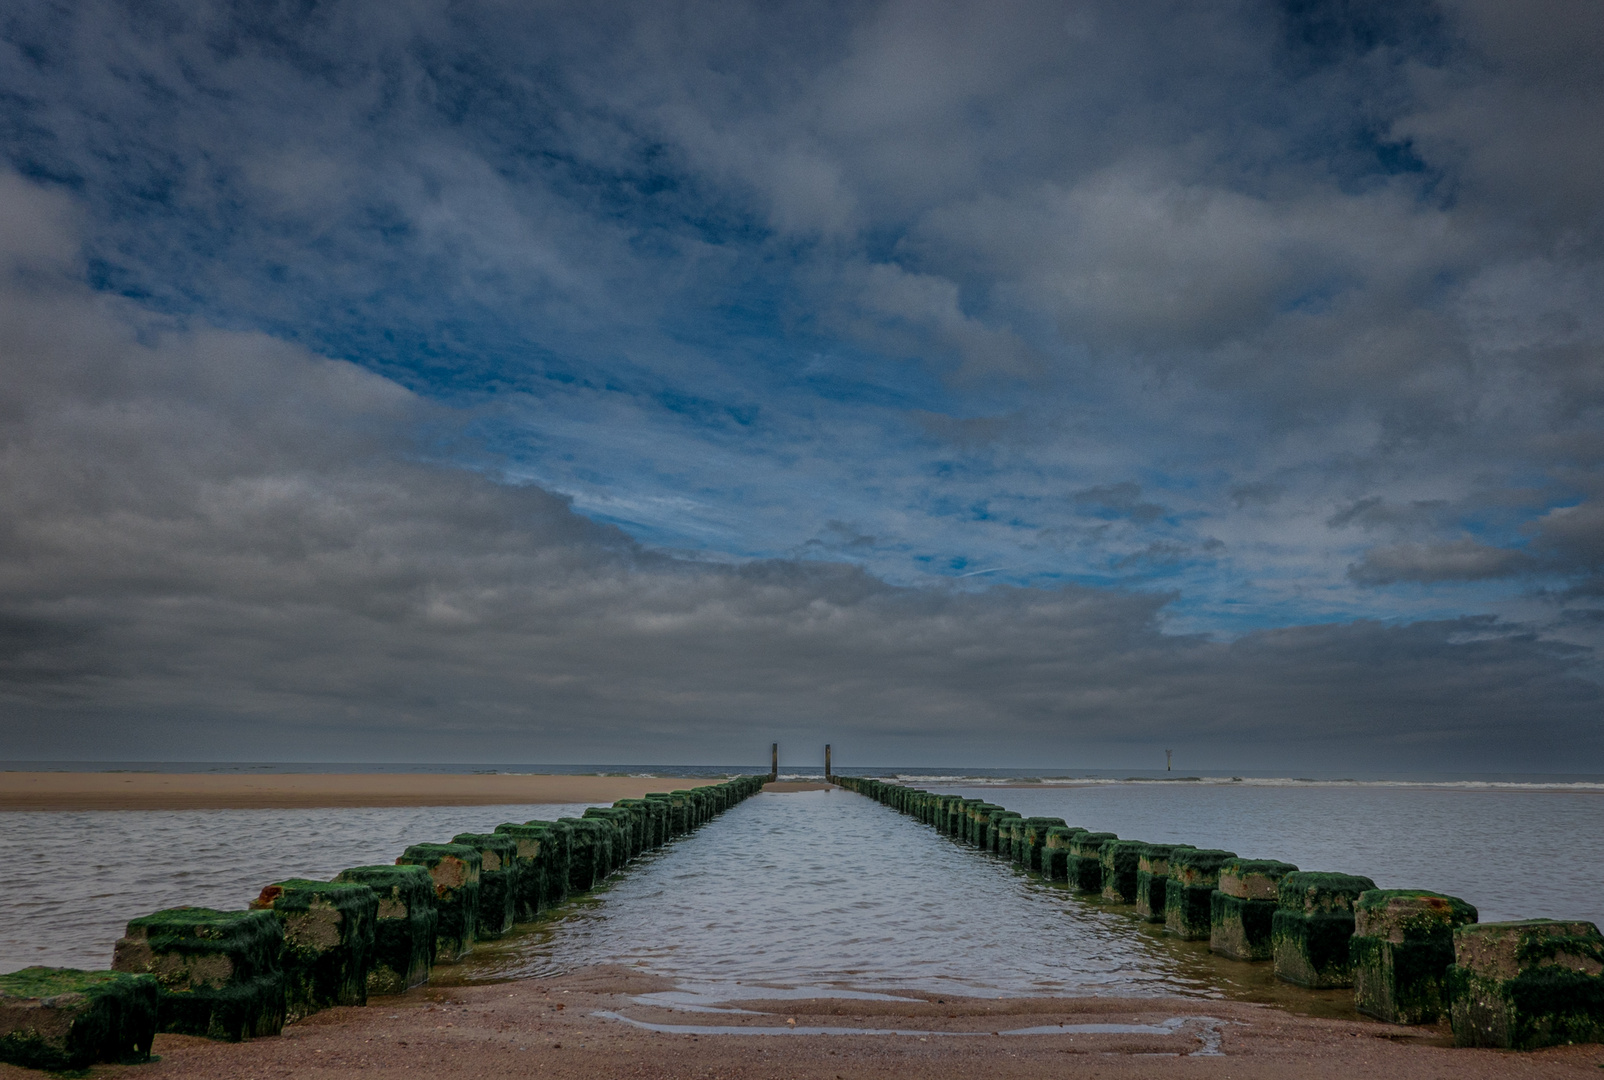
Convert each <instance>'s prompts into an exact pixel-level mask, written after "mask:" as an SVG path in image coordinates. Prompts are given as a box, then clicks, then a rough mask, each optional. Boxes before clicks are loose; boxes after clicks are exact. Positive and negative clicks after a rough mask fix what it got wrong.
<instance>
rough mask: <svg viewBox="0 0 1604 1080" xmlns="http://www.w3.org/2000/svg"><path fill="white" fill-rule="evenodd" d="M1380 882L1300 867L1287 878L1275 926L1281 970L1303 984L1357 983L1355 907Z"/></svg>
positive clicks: (1333, 985) (1278, 971) (1275, 946)
mask: <svg viewBox="0 0 1604 1080" xmlns="http://www.w3.org/2000/svg"><path fill="white" fill-rule="evenodd" d="M1375 887H1376V883H1375V882H1374V881H1371V880H1370V879H1369V878H1367V877H1359V876H1358V875H1355V874H1326V873H1318V872H1315V871H1310V870H1299V871H1297V872H1295V873H1291V874H1288V875H1286V876H1285V877H1284V878H1282V879H1281V885H1280V888H1279V890H1278V897H1279V906H1278V907H1277V908H1276V912H1275V917H1274V920H1273V922H1272V923H1271V926H1270V938H1271V949H1272V952H1273V955H1274V958H1275V974H1276V977H1277V978H1280V979H1284V980H1286V981H1287V982H1289V983H1294V984H1296V985H1298V986H1306V987H1309V988H1310V989H1314V990H1331V989H1338V988H1341V987H1347V986H1352V985H1353V966H1352V960H1351V949H1350V945H1349V942H1350V940H1351V939H1352V937H1353V927H1354V919H1353V906H1354V904H1355V903H1357V902H1358V900H1359V896H1360V894H1362V893H1364V892H1367V891H1368V890H1370V889H1374V888H1375Z"/></svg>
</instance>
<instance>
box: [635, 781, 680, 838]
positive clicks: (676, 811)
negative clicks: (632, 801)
mask: <svg viewBox="0 0 1604 1080" xmlns="http://www.w3.org/2000/svg"><path fill="white" fill-rule="evenodd" d="M643 798H645V799H647V800H649V801H651V802H655V803H660V804H662V806H663V808H664V810H665V812H666V813H667V815H668V828H667V832H668V836H669V837H670V838H672V837H675V836H678V835H679V834H680V833H682V832H684V831H685V826H684V824H683V822H682V818H681V812H680V804H679V803H676V802H675V801H674V796H672V795H670V794H669V793H668V792H666V791H648V792H647V793H646V794H645V795H644V796H643Z"/></svg>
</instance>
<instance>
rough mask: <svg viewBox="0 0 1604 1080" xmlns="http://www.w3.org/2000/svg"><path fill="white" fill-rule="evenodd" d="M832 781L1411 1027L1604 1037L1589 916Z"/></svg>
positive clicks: (1505, 1035) (1525, 1036)
mask: <svg viewBox="0 0 1604 1080" xmlns="http://www.w3.org/2000/svg"><path fill="white" fill-rule="evenodd" d="M831 779H832V780H833V782H834V783H836V784H838V785H840V786H841V787H844V788H846V789H848V790H850V791H855V792H857V793H858V794H860V795H864V796H867V797H869V798H871V799H874V800H876V801H878V802H881V803H883V804H885V805H886V806H889V807H891V808H892V809H894V810H898V811H900V812H902V813H904V814H907V815H909V816H910V817H913V818H915V819H916V820H918V821H921V822H923V823H925V824H927V825H929V826H931V827H932V828H934V829H935V830H936V831H937V832H939V833H941V834H942V835H944V836H948V837H951V838H953V839H955V840H958V841H960V842H962V843H965V844H968V845H969V846H971V847H974V848H975V849H977V850H979V851H983V852H987V853H990V854H992V855H995V856H997V857H998V858H1002V859H1007V860H1008V861H1010V862H1011V863H1013V864H1014V865H1016V866H1018V867H1019V868H1020V869H1022V870H1027V871H1030V872H1033V873H1037V874H1040V875H1041V876H1042V877H1043V878H1046V879H1048V880H1051V881H1061V882H1065V883H1066V884H1067V885H1068V886H1069V889H1070V890H1071V892H1072V893H1075V894H1079V895H1081V896H1083V897H1086V898H1088V899H1090V898H1092V897H1096V898H1097V900H1098V901H1100V902H1103V903H1111V904H1117V905H1121V906H1128V907H1130V908H1131V909H1132V913H1133V915H1134V916H1135V917H1136V918H1138V919H1141V920H1143V921H1145V922H1151V923H1163V924H1164V925H1165V928H1166V930H1167V932H1168V933H1170V934H1172V935H1174V936H1175V937H1177V938H1180V939H1182V940H1188V941H1207V942H1208V943H1209V949H1210V951H1212V952H1214V953H1216V954H1217V955H1219V956H1222V957H1225V958H1227V959H1229V960H1234V961H1239V962H1242V963H1266V964H1270V965H1272V968H1273V970H1274V972H1275V975H1276V977H1277V978H1280V979H1282V980H1284V981H1286V982H1289V983H1293V984H1295V985H1299V986H1304V987H1308V988H1310V989H1317V990H1329V989H1348V988H1351V990H1352V992H1353V996H1354V1006H1355V1008H1356V1009H1357V1010H1358V1011H1360V1012H1362V1013H1365V1014H1367V1015H1370V1016H1374V1017H1376V1018H1378V1019H1381V1020H1386V1021H1388V1022H1391V1023H1398V1024H1431V1023H1437V1022H1439V1021H1440V1020H1442V1019H1448V1020H1449V1021H1450V1023H1451V1026H1452V1029H1453V1034H1454V1042H1455V1044H1456V1045H1459V1046H1485V1047H1501V1048H1508V1049H1520V1050H1530V1049H1536V1048H1538V1047H1543V1046H1553V1045H1558V1044H1563V1043H1581V1042H1604V936H1601V935H1600V933H1599V929H1598V927H1597V926H1595V925H1594V924H1592V923H1590V922H1563V921H1556V920H1552V919H1527V920H1520V921H1516V922H1504V923H1480V922H1478V921H1477V913H1476V909H1475V908H1474V907H1472V906H1471V905H1470V904H1468V903H1466V902H1465V901H1463V900H1460V899H1458V898H1457V897H1452V896H1448V895H1446V894H1442V893H1436V892H1431V891H1427V890H1420V889H1378V888H1377V887H1376V883H1375V882H1374V881H1372V880H1371V879H1369V878H1367V877H1361V876H1358V875H1353V874H1338V873H1323V872H1313V871H1307V870H1300V869H1299V868H1298V867H1296V866H1293V865H1292V864H1291V863H1286V862H1280V861H1277V860H1274V859H1251V858H1243V857H1240V856H1238V855H1237V854H1236V853H1235V852H1232V851H1222V850H1218V849H1211V848H1197V847H1193V846H1191V845H1188V844H1154V843H1146V842H1143V841H1139V840H1131V839H1121V838H1120V837H1117V836H1115V835H1114V834H1113V833H1111V832H1096V831H1093V830H1091V829H1087V828H1083V827H1078V826H1071V825H1067V824H1065V823H1064V822H1063V821H1062V820H1061V819H1058V818H1043V817H1030V818H1027V817H1025V816H1024V815H1022V814H1017V813H1014V812H1013V811H1010V810H1007V809H1005V808H1004V807H1002V806H999V805H997V804H995V803H990V802H985V801H983V800H979V799H967V798H962V797H960V796H956V795H950V794H941V793H936V792H929V791H924V790H922V789H920V788H915V787H910V786H908V785H905V784H900V783H896V782H892V781H887V780H881V779H874V778H870V777H859V776H841V775H834V776H832V777H831Z"/></svg>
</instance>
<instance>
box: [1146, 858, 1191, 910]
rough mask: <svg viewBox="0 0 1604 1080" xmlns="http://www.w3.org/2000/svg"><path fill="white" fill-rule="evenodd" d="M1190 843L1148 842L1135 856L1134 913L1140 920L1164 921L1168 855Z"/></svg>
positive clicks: (1168, 866) (1168, 868)
mask: <svg viewBox="0 0 1604 1080" xmlns="http://www.w3.org/2000/svg"><path fill="white" fill-rule="evenodd" d="M1191 846H1192V845H1191V844H1148V845H1147V847H1146V849H1145V850H1144V851H1142V852H1141V853H1140V854H1139V855H1138V856H1137V858H1136V904H1135V907H1136V914H1137V915H1138V916H1140V917H1141V919H1142V921H1144V922H1150V923H1161V922H1163V921H1164V901H1165V900H1166V899H1167V895H1166V893H1167V886H1168V884H1169V880H1170V855H1171V854H1172V853H1173V852H1174V851H1175V850H1176V849H1177V848H1190V847H1191Z"/></svg>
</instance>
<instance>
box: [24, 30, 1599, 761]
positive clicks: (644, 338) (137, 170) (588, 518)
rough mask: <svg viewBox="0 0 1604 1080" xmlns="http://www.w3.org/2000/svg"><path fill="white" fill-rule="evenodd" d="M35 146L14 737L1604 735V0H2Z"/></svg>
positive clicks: (1429, 757)
mask: <svg viewBox="0 0 1604 1080" xmlns="http://www.w3.org/2000/svg"><path fill="white" fill-rule="evenodd" d="M0 153H3V160H0V276H3V281H0V736H3V753H0V757H6V758H11V759H19V758H58V757H80V758H140V759H173V758H197V759H214V758H236V757H237V758H244V759H266V760H294V759H299V760H428V761H473V762H493V761H508V762H541V761H550V762H564V761H567V762H580V761H583V762H648V761H664V762H704V761H705V762H721V763H722V762H731V763H736V762H758V761H761V760H762V759H763V758H764V757H766V750H767V746H768V743H769V741H771V740H772V739H779V740H780V741H781V742H782V743H784V744H786V746H787V748H788V755H787V756H788V757H795V758H796V759H798V760H801V761H806V760H809V759H811V757H812V756H813V755H814V754H815V752H816V746H818V745H822V743H824V742H825V741H830V742H833V743H834V744H835V745H836V747H837V760H838V761H842V762H863V763H873V764H901V763H906V764H947V765H960V764H969V765H1019V764H1037V765H1041V766H1043V767H1047V766H1054V767H1074V766H1077V765H1079V766H1088V767H1090V766H1097V767H1111V768H1135V767H1141V766H1147V767H1151V766H1152V765H1154V764H1155V763H1161V762H1162V748H1164V747H1174V748H1177V760H1178V761H1181V762H1185V763H1188V764H1189V765H1190V766H1195V767H1198V768H1225V769H1229V768H1242V769H1249V768H1260V769H1291V770H1302V771H1311V770H1315V769H1317V768H1326V767H1329V768H1336V769H1356V770H1357V769H1367V770H1370V771H1372V772H1388V771H1409V770H1416V771H1418V770H1421V769H1442V770H1488V769H1520V770H1535V771H1604V721H1601V717H1604V694H1601V681H1604V665H1601V663H1600V654H1599V651H1598V650H1599V649H1600V647H1601V646H1604V471H1601V465H1604V351H1601V350H1604V179H1601V178H1604V6H1601V5H1599V4H1598V3H1596V2H1593V0H1526V2H1523V3H1521V4H1510V3H1507V2H1504V0H1439V2H1437V3H1427V2H1414V0H1384V2H1382V0H1378V2H1375V3H1369V2H1366V0H1330V2H1321V0H1283V2H1281V3H1279V4H1278V3H1273V2H1270V0H1251V2H1250V0H1243V2H1238V3H1232V2H1222V3H1211V4H1196V3H1165V2H1160V0H1154V2H1151V3H1140V4H1131V3H1114V2H1109V3H1097V2H1086V3H1081V2H1064V0H1060V2H1054V3H1031V2H1001V0H988V2H987V3H984V4H981V3H944V2H941V0H918V2H910V3H835V4H832V3H828V2H821V0H810V2H808V3H799V4H788V3H785V2H783V0H782V2H776V0H762V2H754V3H750V4H743V3H741V2H739V0H718V2H716V3H695V2H684V0H653V2H651V3H638V4H637V3H629V2H622V3H616V4H606V5H595V4H580V3H546V4H541V3H533V2H523V3H504V2H496V0H480V2H467V3H454V4H444V3H430V2H422V0H418V2H407V0H372V2H367V0H351V2H334V3H311V2H299V3H297V2H289V0H285V2H281V3H276V4H274V3H263V4H253V5H230V4H224V3H210V4H208V3H182V2H163V0H138V2H134V0H129V2H127V3H117V2H112V0H81V2H78V3H74V4H71V5H60V4H55V3H48V2H45V0H19V2H17V3H13V4H10V5H8V6H7V11H6V14H5V15H4V16H0ZM792 748H794V752H793V751H792Z"/></svg>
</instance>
